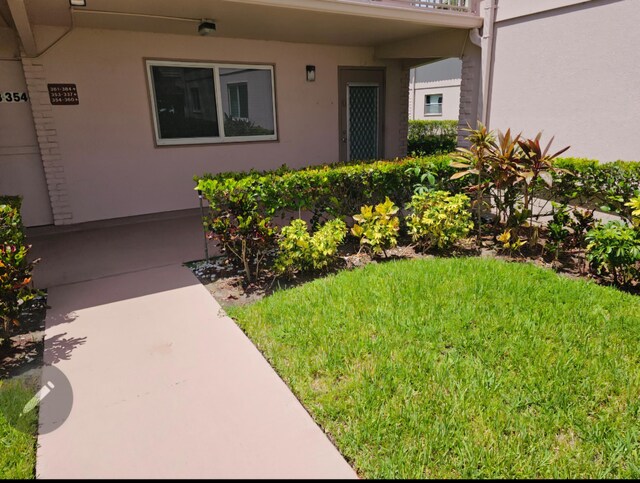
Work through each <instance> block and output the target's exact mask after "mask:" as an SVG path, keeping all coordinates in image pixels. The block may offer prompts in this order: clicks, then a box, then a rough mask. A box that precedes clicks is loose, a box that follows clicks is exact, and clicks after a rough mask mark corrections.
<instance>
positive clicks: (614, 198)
mask: <svg viewBox="0 0 640 483" xmlns="http://www.w3.org/2000/svg"><path fill="white" fill-rule="evenodd" d="M554 166H555V167H557V168H562V169H563V170H564V171H558V172H556V173H554V183H553V187H552V188H551V189H549V190H545V192H543V195H546V196H545V197H549V198H553V199H556V200H557V201H559V202H562V203H571V204H573V205H578V206H583V207H585V208H590V209H594V208H595V209H598V210H602V211H607V212H612V213H616V214H618V215H620V216H622V217H623V218H625V219H626V220H627V221H631V220H632V218H633V217H632V215H631V211H632V210H633V208H632V207H631V206H629V205H626V203H627V202H628V201H629V200H630V199H631V198H633V197H634V196H635V195H636V193H637V192H638V190H640V162H637V161H616V162H613V163H600V162H598V161H595V160H592V159H580V158H563V159H558V160H556V161H555V162H554Z"/></svg>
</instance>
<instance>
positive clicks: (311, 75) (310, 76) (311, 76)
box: [307, 65, 316, 82]
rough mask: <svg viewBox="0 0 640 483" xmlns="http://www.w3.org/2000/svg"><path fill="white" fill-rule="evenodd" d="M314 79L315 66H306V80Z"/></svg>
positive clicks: (311, 80)
mask: <svg viewBox="0 0 640 483" xmlns="http://www.w3.org/2000/svg"><path fill="white" fill-rule="evenodd" d="M315 80H316V66H315V65H308V66H307V82H314V81H315Z"/></svg>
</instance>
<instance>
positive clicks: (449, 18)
mask: <svg viewBox="0 0 640 483" xmlns="http://www.w3.org/2000/svg"><path fill="white" fill-rule="evenodd" d="M25 3H26V5H27V9H28V12H29V18H30V20H31V22H32V23H33V24H39V25H58V26H68V25H71V22H72V21H73V25H74V26H75V27H85V28H105V29H118V30H136V31H147V32H161V33H171V34H184V35H197V33H196V30H197V25H198V23H199V21H200V20H201V19H203V18H207V19H212V20H214V21H215V22H216V26H217V29H216V33H215V34H214V35H215V36H218V37H232V38H249V39H262V40H278V41H284V42H302V43H315V44H332V45H353V46H367V47H371V46H380V45H385V44H389V43H394V42H398V41H401V40H404V39H408V38H415V37H422V36H425V35H427V34H435V33H437V32H440V31H443V30H449V29H452V28H453V29H463V30H467V29H470V28H473V27H478V26H479V25H481V23H482V20H481V18H479V17H477V16H473V15H469V14H462V13H445V12H438V11H430V12H421V11H417V10H416V9H407V8H392V7H388V6H380V5H377V4H374V3H372V4H369V3H363V2H350V1H337V0H295V1H293V0H180V1H176V0H87V6H86V7H79V8H75V7H74V8H70V7H69V2H68V0H25Z"/></svg>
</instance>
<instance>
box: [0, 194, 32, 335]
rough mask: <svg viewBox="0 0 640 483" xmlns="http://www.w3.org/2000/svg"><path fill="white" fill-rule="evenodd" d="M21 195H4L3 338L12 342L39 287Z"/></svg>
mask: <svg viewBox="0 0 640 483" xmlns="http://www.w3.org/2000/svg"><path fill="white" fill-rule="evenodd" d="M29 249H30V246H29V245H27V244H26V240H25V235H24V230H23V226H22V218H21V216H20V199H19V198H8V197H2V198H0V338H1V339H2V343H3V344H8V343H9V337H11V336H12V335H13V333H14V331H15V328H16V327H17V326H18V325H19V317H20V314H21V313H22V311H23V309H24V308H25V304H26V303H27V302H29V301H31V300H33V299H34V298H35V297H36V296H37V295H38V293H39V292H38V291H37V290H34V289H33V288H31V272H32V270H33V265H34V263H33V262H29V261H28V260H27V254H28V252H29Z"/></svg>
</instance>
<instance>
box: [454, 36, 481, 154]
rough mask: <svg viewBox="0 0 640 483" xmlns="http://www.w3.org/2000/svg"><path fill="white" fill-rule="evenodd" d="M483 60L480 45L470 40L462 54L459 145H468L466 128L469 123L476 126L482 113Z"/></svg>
mask: <svg viewBox="0 0 640 483" xmlns="http://www.w3.org/2000/svg"><path fill="white" fill-rule="evenodd" d="M481 62H482V51H481V49H480V47H478V46H476V45H473V44H472V43H471V42H468V43H467V45H466V47H465V51H464V54H463V56H462V79H461V83H460V115H459V116H458V145H459V146H466V147H468V144H469V143H468V142H467V141H466V140H465V139H464V137H465V136H466V135H467V133H466V132H465V131H463V129H464V128H466V127H467V126H468V125H471V127H474V128H475V127H476V126H477V124H478V121H479V120H480V116H481V113H482V100H481V97H482V94H481V85H482V79H481V72H482V69H481Z"/></svg>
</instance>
